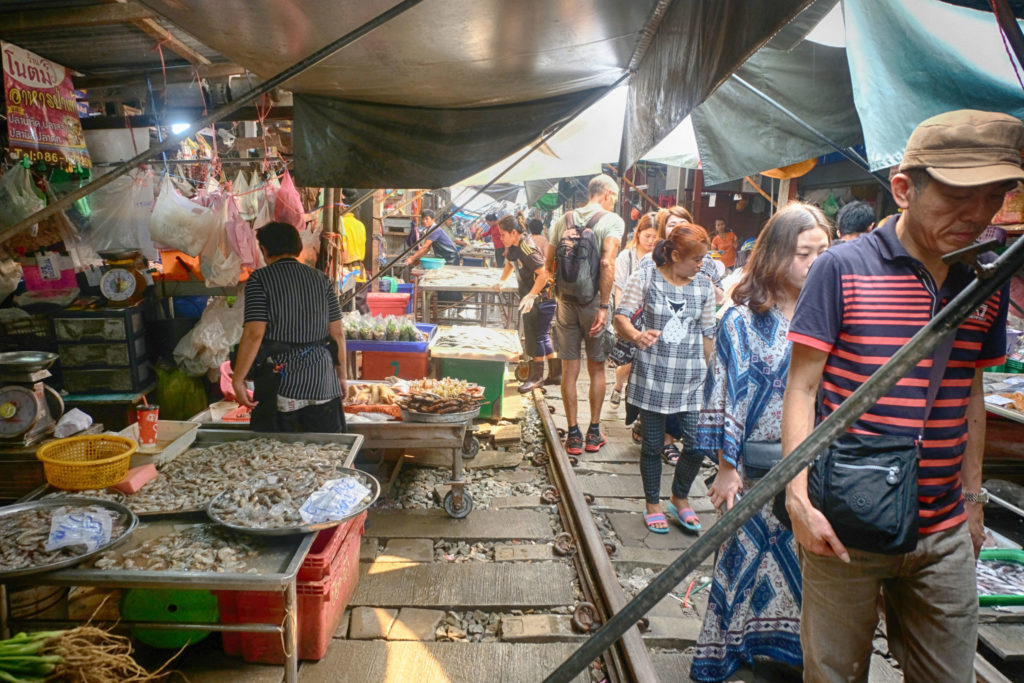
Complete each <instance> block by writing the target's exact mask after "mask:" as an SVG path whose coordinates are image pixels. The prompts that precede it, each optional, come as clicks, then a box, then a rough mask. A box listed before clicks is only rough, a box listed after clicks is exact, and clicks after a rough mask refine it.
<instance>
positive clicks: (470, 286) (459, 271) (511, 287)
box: [420, 266, 519, 291]
mask: <svg viewBox="0 0 1024 683" xmlns="http://www.w3.org/2000/svg"><path fill="white" fill-rule="evenodd" d="M499 282H500V283H501V289H502V291H516V290H517V289H518V287H519V285H518V281H517V280H516V275H515V271H512V276H511V277H509V278H508V279H507V280H505V281H504V282H502V281H501V270H500V269H498V268H473V267H470V268H453V267H451V266H448V267H445V268H439V269H437V270H428V271H426V272H425V273H423V274H422V275H420V287H425V288H428V289H429V288H431V287H457V288H459V289H464V290H467V291H492V290H493V289H494V285H496V284H498V283H499Z"/></svg>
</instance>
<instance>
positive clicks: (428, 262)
mask: <svg viewBox="0 0 1024 683" xmlns="http://www.w3.org/2000/svg"><path fill="white" fill-rule="evenodd" d="M420 266H421V267H422V268H423V270H440V269H441V268H444V259H443V258H434V257H432V256H421V257H420Z"/></svg>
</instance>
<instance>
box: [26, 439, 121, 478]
mask: <svg viewBox="0 0 1024 683" xmlns="http://www.w3.org/2000/svg"><path fill="white" fill-rule="evenodd" d="M137 448H138V444H136V443H135V442H134V441H132V440H131V439H127V438H125V437H123V436H114V435H108V434H102V435H99V436H72V437H70V438H67V439H57V440H56V441H50V442H49V443H45V444H43V445H42V446H40V447H39V450H37V451H36V457H37V458H39V459H40V460H42V461H43V471H44V472H45V473H46V480H47V481H48V482H50V484H51V485H52V486H56V487H57V488H59V489H65V490H68V491H83V490H85V489H102V488H106V487H108V486H113V485H114V484H117V483H118V482H121V481H123V480H124V478H125V477H126V476H128V465H129V464H130V462H131V458H132V454H133V453H135V450H136V449H137Z"/></svg>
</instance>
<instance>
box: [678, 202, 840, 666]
mask: <svg viewBox="0 0 1024 683" xmlns="http://www.w3.org/2000/svg"><path fill="white" fill-rule="evenodd" d="M828 245H829V230H828V222H827V219H826V218H825V216H824V214H822V213H821V211H820V210H819V209H818V208H817V207H814V206H811V205H809V204H790V205H788V206H787V207H786V208H784V209H783V210H782V211H780V212H779V213H777V214H775V216H773V217H772V218H771V219H770V220H769V221H768V223H767V225H765V227H764V229H763V230H762V231H761V235H760V236H759V237H758V239H757V244H756V246H755V247H754V251H753V254H752V255H751V257H750V261H749V262H748V263H747V269H746V274H745V275H744V279H743V280H742V281H741V282H740V284H739V285H737V287H736V289H735V291H734V293H733V300H734V301H735V302H736V303H735V305H733V306H732V307H731V308H729V310H727V311H726V313H725V315H724V316H722V320H721V322H720V323H719V327H718V332H717V334H716V335H715V344H714V351H713V353H712V357H711V361H710V363H709V366H708V371H707V377H706V379H705V382H704V407H703V408H702V409H701V412H700V418H699V421H698V428H697V448H698V450H700V451H702V452H704V453H706V454H707V455H709V456H711V457H715V456H717V459H718V474H717V475H716V476H715V481H714V483H713V484H712V485H711V487H710V489H709V490H708V495H709V497H710V498H711V502H712V503H713V504H714V506H715V508H717V509H719V510H723V511H725V510H729V509H731V508H732V506H733V504H734V503H735V502H736V501H737V500H738V499H739V497H740V496H742V494H743V491H744V490H745V489H747V488H749V487H750V486H753V485H754V484H755V483H756V481H757V477H758V476H763V474H764V472H755V471H754V470H753V467H752V466H745V465H744V459H743V452H744V443H745V442H747V441H754V442H762V443H761V444H759V446H762V447H763V446H764V445H765V443H764V442H769V443H774V442H779V441H780V439H781V438H782V394H783V392H784V391H785V389H786V375H787V373H788V372H789V353H790V346H791V344H790V342H789V341H788V340H787V339H786V334H787V333H788V331H789V320H790V318H791V317H792V315H793V309H794V308H795V307H796V300H797V297H798V296H799V295H800V290H801V288H802V287H803V284H804V279H805V278H806V276H807V271H808V270H809V269H810V267H811V264H812V263H813V262H814V260H815V259H816V258H817V257H818V255H819V254H821V253H822V252H824V251H825V250H826V249H827V248H828ZM778 455H779V456H781V455H782V449H781V445H780V446H779V448H778ZM755 658H756V659H757V660H758V661H755ZM764 659H768V660H771V661H772V662H777V663H779V664H781V665H782V666H783V667H793V668H794V669H797V668H799V667H800V666H801V664H802V661H803V657H802V651H801V649H800V563H799V561H798V560H797V555H796V543H795V542H794V540H793V533H792V532H791V531H789V529H787V528H786V527H785V526H783V525H782V523H781V522H780V521H779V520H778V519H777V518H776V517H775V515H774V514H772V508H771V505H766V506H765V507H763V508H761V510H760V511H758V513H757V514H756V515H755V516H754V517H752V518H751V519H750V520H749V521H748V522H747V523H746V524H744V525H743V526H742V527H741V528H740V530H739V531H738V532H737V533H736V535H735V536H733V537H732V538H731V539H729V540H728V541H726V542H725V543H724V544H723V545H722V547H721V548H719V550H718V556H717V559H716V562H715V571H714V576H713V581H712V584H711V593H710V596H709V598H708V608H707V612H706V613H705V615H704V626H703V628H702V630H701V634H700V637H699V638H698V640H697V649H696V652H695V653H694V658H693V667H692V668H691V670H690V677H691V678H693V679H695V680H698V681H722V680H725V679H726V678H728V677H729V676H731V675H732V674H733V673H734V672H735V671H736V669H737V668H738V667H739V666H740V665H743V664H746V665H748V666H755V667H756V666H759V662H761V661H763V660H764ZM760 665H763V664H760ZM755 677H757V673H756V671H755ZM786 677H787V678H789V677H793V679H794V680H799V674H797V673H796V672H794V671H789V672H788V674H787V675H786Z"/></svg>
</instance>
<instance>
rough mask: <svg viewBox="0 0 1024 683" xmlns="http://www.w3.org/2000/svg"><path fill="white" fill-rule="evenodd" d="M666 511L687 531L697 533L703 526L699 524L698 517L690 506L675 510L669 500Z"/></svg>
mask: <svg viewBox="0 0 1024 683" xmlns="http://www.w3.org/2000/svg"><path fill="white" fill-rule="evenodd" d="M668 512H669V514H670V515H672V518H673V519H674V520H676V521H677V522H679V524H680V525H681V526H682V527H683V528H684V529H686V530H687V531H692V532H694V533H697V532H699V531H700V530H701V529H702V528H703V527H701V524H700V517H698V516H697V513H696V512H694V511H693V509H692V508H683V509H682V510H677V509H676V506H675V505H674V504H673V503H672V501H669V503H668Z"/></svg>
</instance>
